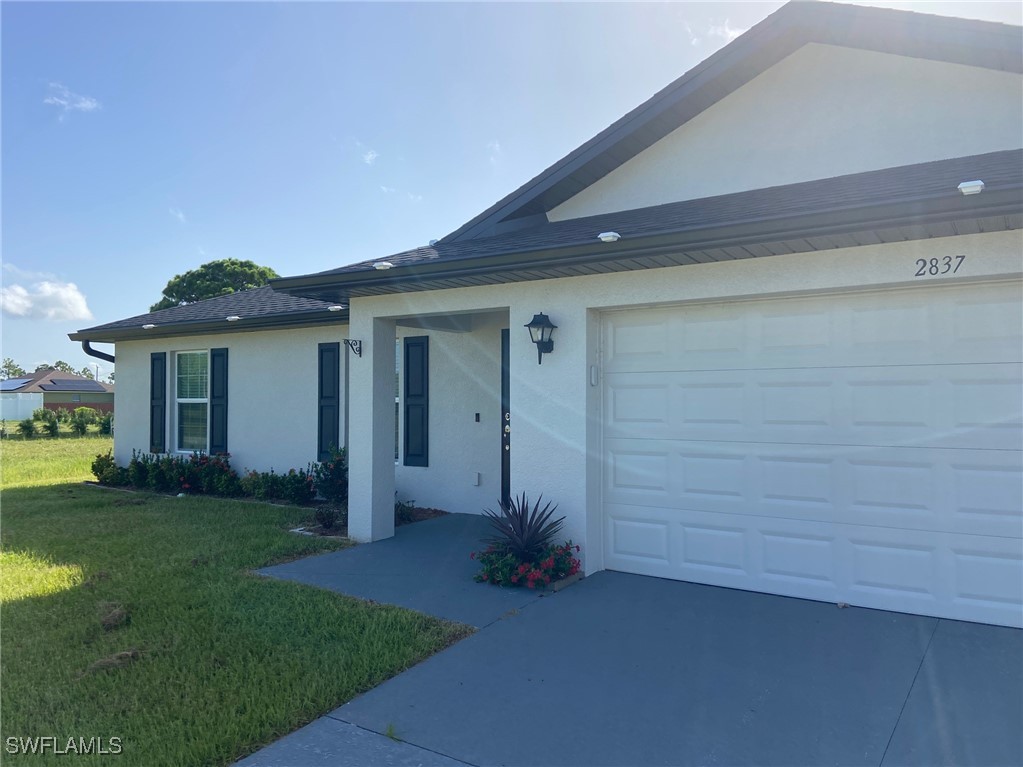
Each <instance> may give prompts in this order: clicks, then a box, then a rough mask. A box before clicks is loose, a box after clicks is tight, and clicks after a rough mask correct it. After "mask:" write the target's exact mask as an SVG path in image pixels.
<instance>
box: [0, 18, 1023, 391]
mask: <svg viewBox="0 0 1023 767" xmlns="http://www.w3.org/2000/svg"><path fill="white" fill-rule="evenodd" d="M869 4H871V5H886V6H892V7H900V8H910V9H913V10H917V11H921V12H926V13H941V14H944V15H959V16H965V17H969V18H983V19H988V20H994V21H1003V22H1008V23H1013V24H1020V23H1021V21H1023V19H1021V14H1023V11H1021V4H1019V3H1017V2H993V3H984V2H965V3H955V2H945V3H931V2H918V3H905V2H903V3H869ZM781 5H782V3H781V2H773V1H772V2H754V3H730V2H718V3H656V4H654V3H651V4H639V3H631V4H625V3H603V4H579V3H545V4H524V3H522V4H520V3H509V4H486V3H475V4H439V3H418V4H398V3H394V4H382V3H374V4H368V3H326V2H325V3H285V2H281V3H258V4H256V3H233V2H226V3H199V2H176V3H118V2H115V3H87V2H75V3H48V2H17V3H12V2H4V3H3V4H2V5H0V25H2V26H0V35H2V39H0V45H2V104H0V106H2V126H0V127H2V195H3V196H2V204H3V209H2V224H3V229H2V247H3V272H2V277H3V328H2V342H3V351H2V354H3V356H5V357H13V358H14V359H15V360H16V361H17V362H19V363H20V364H21V365H23V366H24V367H27V368H29V369H30V370H31V369H33V368H34V367H35V366H36V364H38V363H40V362H44V361H46V362H52V361H54V360H56V359H64V360H66V361H68V362H70V363H71V364H72V365H74V366H75V367H76V368H79V367H81V366H83V365H85V364H87V363H88V364H90V365H91V364H93V363H95V362H97V360H94V359H92V358H90V357H87V356H85V355H84V353H82V351H81V348H80V347H79V345H78V344H76V343H73V342H71V341H69V340H68V339H67V335H66V334H67V333H68V332H71V331H74V330H77V329H79V328H84V327H90V326H92V325H97V324H101V323H104V322H109V321H112V320H116V319H121V318H123V317H128V316H132V315H135V314H140V313H142V312H145V311H147V310H148V308H149V306H150V304H152V303H154V302H155V301H157V300H158V299H159V297H160V293H161V291H162V289H163V287H164V285H165V284H166V283H167V280H168V279H170V278H171V277H173V276H174V275H175V274H178V273H180V272H183V271H185V270H188V269H192V268H195V267H197V266H199V265H200V264H202V263H204V262H206V261H209V260H213V259H218V258H248V259H252V260H253V261H256V262H257V263H260V264H264V265H267V266H270V267H272V268H274V269H275V270H276V271H277V272H278V273H280V274H282V275H293V274H303V273H308V272H314V271H321V270H324V269H330V268H334V267H337V266H341V265H343V264H346V263H350V262H352V261H356V260H362V259H366V258H376V257H381V256H384V255H388V254H390V253H394V252H397V251H400V250H404V249H406V248H410V247H414V246H416V245H423V244H426V242H427V241H428V240H430V239H434V238H438V237H441V236H443V235H444V234H447V233H448V232H450V231H452V230H453V229H455V228H457V227H458V226H459V225H461V224H462V223H464V222H465V221H466V220H468V219H469V218H471V217H472V216H474V215H475V214H477V213H479V212H480V211H482V210H483V209H485V208H486V207H488V206H489V205H490V204H491V203H493V202H495V201H496V200H498V199H500V198H501V197H503V196H504V195H505V194H507V193H508V192H510V191H512V190H513V189H515V188H517V187H518V186H519V185H521V184H522V183H524V182H526V181H528V180H529V179H530V178H532V177H533V176H534V175H536V174H537V173H539V172H540V171H542V170H543V169H544V168H546V167H547V166H549V165H550V164H552V163H553V162H556V161H557V160H558V159H560V158H561V157H562V156H564V155H565V154H567V153H568V152H570V151H571V150H572V149H574V148H575V147H576V146H578V145H579V144H581V143H582V142H584V141H586V140H587V139H589V138H590V137H592V136H593V135H594V134H595V133H597V132H598V131H600V130H602V129H603V128H605V127H606V126H607V125H609V124H610V123H611V122H613V121H614V120H616V119H617V118H618V117H620V116H621V115H622V114H624V113H625V112H626V111H628V110H629V109H631V108H632V107H634V106H636V105H637V104H639V103H640V102H642V101H644V100H645V99H646V98H648V97H649V96H650V95H652V94H653V93H654V92H655V91H657V90H658V89H660V88H662V87H664V86H665V85H667V84H668V83H669V82H671V81H672V80H674V79H675V78H676V77H678V76H680V75H681V74H683V73H684V72H685V71H687V70H688V69H690V68H691V67H693V66H694V65H696V64H697V63H699V62H700V61H702V60H703V59H705V58H706V57H707V56H709V55H710V54H711V53H713V52H714V51H715V50H717V49H718V48H720V47H721V46H723V45H725V44H726V43H727V42H728V41H729V40H730V39H733V38H734V36H735V35H737V34H739V33H741V32H742V31H743V30H745V29H747V28H748V27H750V26H751V25H753V24H755V23H756V22H758V21H760V20H761V19H763V18H764V17H766V16H767V15H769V14H770V13H771V12H772V11H774V10H776V9H777V8H778V7H780V6H781ZM100 364H101V375H105V374H106V373H107V372H108V371H109V367H110V366H109V365H107V364H106V363H100Z"/></svg>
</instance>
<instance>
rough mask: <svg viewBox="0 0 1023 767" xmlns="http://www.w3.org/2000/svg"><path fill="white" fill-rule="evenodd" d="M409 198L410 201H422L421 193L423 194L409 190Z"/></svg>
mask: <svg viewBox="0 0 1023 767" xmlns="http://www.w3.org/2000/svg"><path fill="white" fill-rule="evenodd" d="M408 199H409V202H422V201H423V195H421V194H412V192H408Z"/></svg>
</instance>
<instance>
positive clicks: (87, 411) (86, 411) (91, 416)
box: [71, 407, 99, 426]
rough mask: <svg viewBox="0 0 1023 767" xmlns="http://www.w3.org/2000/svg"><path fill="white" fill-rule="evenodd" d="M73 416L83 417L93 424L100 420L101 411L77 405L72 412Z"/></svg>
mask: <svg viewBox="0 0 1023 767" xmlns="http://www.w3.org/2000/svg"><path fill="white" fill-rule="evenodd" d="M71 418H72V419H74V418H81V419H82V420H83V421H85V422H86V423H87V424H89V425H90V426H91V425H92V424H94V423H96V421H98V420H99V413H98V412H97V411H96V410H95V409H94V408H91V407H76V408H75V412H74V413H72V414H71Z"/></svg>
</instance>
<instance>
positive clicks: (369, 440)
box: [348, 307, 394, 542]
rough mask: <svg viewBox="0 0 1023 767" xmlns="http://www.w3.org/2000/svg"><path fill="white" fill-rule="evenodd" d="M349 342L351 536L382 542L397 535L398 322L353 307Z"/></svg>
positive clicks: (349, 510)
mask: <svg viewBox="0 0 1023 767" xmlns="http://www.w3.org/2000/svg"><path fill="white" fill-rule="evenodd" d="M349 337H350V338H353V339H358V340H361V341H362V357H356V356H354V355H350V356H349V365H350V374H349V383H350V385H351V389H350V394H349V396H350V398H351V410H350V413H349V415H350V419H351V420H350V423H349V432H348V435H349V439H350V440H351V445H350V447H349V450H348V488H349V490H348V535H349V536H350V537H351V538H353V539H354V540H357V541H361V542H369V541H379V540H381V539H383V538H390V537H391V536H393V535H394V321H393V320H380V319H376V318H375V317H373V316H367V315H364V314H363V313H361V312H358V311H356V310H355V307H353V311H352V319H351V325H350V334H349Z"/></svg>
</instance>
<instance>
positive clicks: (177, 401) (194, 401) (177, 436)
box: [171, 349, 210, 455]
mask: <svg viewBox="0 0 1023 767" xmlns="http://www.w3.org/2000/svg"><path fill="white" fill-rule="evenodd" d="M183 354H204V355H206V396H205V397H179V396H178V359H179V358H180V357H181V355H183ZM173 368H174V369H173V370H172V371H171V386H173V387H174V409H173V411H172V413H171V437H172V438H173V440H174V448H173V451H172V452H175V453H183V454H185V455H191V454H192V453H195V452H202V453H207V454H209V451H210V350H209V349H182V350H181V351H176V352H174V366H173ZM179 405H205V406H206V445H205V446H204V447H202V448H201V449H196V448H183V447H181V445H180V441H181V433H180V431H179V420H180V417H179Z"/></svg>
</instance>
